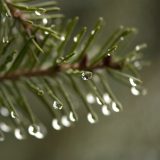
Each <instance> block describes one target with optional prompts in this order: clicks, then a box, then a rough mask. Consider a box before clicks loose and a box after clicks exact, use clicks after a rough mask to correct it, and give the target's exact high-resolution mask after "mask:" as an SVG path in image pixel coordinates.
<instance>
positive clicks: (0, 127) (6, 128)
mask: <svg viewBox="0 0 160 160" xmlns="http://www.w3.org/2000/svg"><path fill="white" fill-rule="evenodd" d="M0 130H2V131H3V132H10V131H11V128H10V126H8V125H7V124H6V123H4V122H0Z"/></svg>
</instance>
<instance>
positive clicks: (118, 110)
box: [112, 102, 120, 112]
mask: <svg viewBox="0 0 160 160" xmlns="http://www.w3.org/2000/svg"><path fill="white" fill-rule="evenodd" d="M112 109H113V111H114V112H120V109H119V108H118V106H117V104H116V103H115V102H112Z"/></svg>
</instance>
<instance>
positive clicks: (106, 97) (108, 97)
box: [103, 93, 112, 104]
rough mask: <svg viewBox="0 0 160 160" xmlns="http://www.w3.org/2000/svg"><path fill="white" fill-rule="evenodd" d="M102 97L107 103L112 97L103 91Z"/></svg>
mask: <svg viewBox="0 0 160 160" xmlns="http://www.w3.org/2000/svg"><path fill="white" fill-rule="evenodd" d="M103 99H104V101H105V102H106V103H107V104H110V103H111V101H112V99H111V97H110V96H109V94H108V93H104V94H103Z"/></svg>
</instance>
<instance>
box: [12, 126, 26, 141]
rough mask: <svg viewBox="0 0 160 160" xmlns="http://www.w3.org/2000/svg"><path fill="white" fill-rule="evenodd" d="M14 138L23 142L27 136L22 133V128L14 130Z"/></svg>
mask: <svg viewBox="0 0 160 160" xmlns="http://www.w3.org/2000/svg"><path fill="white" fill-rule="evenodd" d="M14 136H15V137H16V138H17V139H18V140H23V139H25V138H26V137H25V135H24V133H23V132H22V130H21V129H20V128H15V130H14Z"/></svg>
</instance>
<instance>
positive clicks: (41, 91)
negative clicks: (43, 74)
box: [37, 88, 44, 96]
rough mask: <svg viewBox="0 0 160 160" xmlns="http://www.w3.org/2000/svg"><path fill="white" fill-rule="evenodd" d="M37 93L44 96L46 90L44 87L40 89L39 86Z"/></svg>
mask: <svg viewBox="0 0 160 160" xmlns="http://www.w3.org/2000/svg"><path fill="white" fill-rule="evenodd" d="M37 94H38V95H39V96H43V95H44V91H43V90H42V89H40V88H37Z"/></svg>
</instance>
